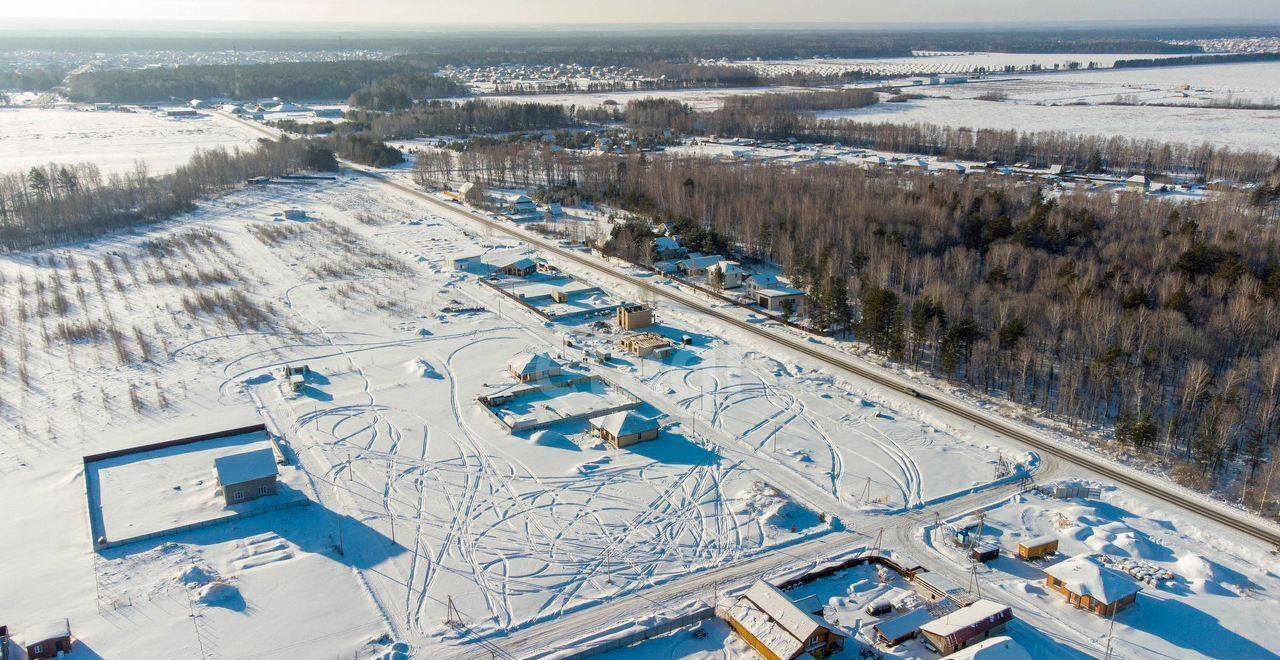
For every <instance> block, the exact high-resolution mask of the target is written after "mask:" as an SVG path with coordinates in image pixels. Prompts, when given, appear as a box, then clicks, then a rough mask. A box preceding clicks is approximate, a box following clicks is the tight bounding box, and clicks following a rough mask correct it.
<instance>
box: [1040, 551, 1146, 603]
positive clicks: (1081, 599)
mask: <svg viewBox="0 0 1280 660" xmlns="http://www.w3.org/2000/svg"><path fill="white" fill-rule="evenodd" d="M1044 572H1045V575H1046V576H1047V577H1046V578H1045V581H1044V582H1045V586H1047V587H1049V588H1050V589H1052V590H1054V591H1056V592H1058V593H1060V594H1062V595H1064V596H1066V597H1067V603H1068V604H1070V605H1074V606H1075V607H1078V608H1081V609H1086V610H1089V611H1090V612H1093V613H1094V614H1097V615H1099V616H1111V615H1112V614H1115V613H1116V612H1118V611H1120V610H1122V609H1124V608H1126V607H1128V606H1130V605H1133V604H1134V603H1136V602H1137V601H1138V592H1139V591H1141V590H1142V587H1139V586H1138V584H1137V583H1136V582H1134V581H1133V580H1131V579H1129V576H1127V575H1125V574H1124V573H1121V572H1120V571H1117V570H1115V569H1114V568H1109V567H1106V566H1103V565H1102V564H1101V563H1099V562H1098V560H1096V559H1094V558H1093V557H1089V556H1079V557H1072V558H1071V559H1067V560H1066V561H1062V562H1058V563H1057V564H1054V565H1053V566H1050V567H1048V568H1046V569H1044Z"/></svg>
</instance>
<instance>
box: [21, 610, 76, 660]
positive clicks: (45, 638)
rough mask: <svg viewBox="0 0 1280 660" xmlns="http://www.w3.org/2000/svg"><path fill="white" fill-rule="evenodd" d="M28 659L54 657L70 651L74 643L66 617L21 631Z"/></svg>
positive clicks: (69, 623)
mask: <svg viewBox="0 0 1280 660" xmlns="http://www.w3.org/2000/svg"><path fill="white" fill-rule="evenodd" d="M22 639H23V640H24V641H25V643H26V650H27V658H28V660H36V659H37V658H56V657H58V655H59V654H68V653H71V646H72V644H73V643H74V642H73V641H72V637H71V622H69V621H67V620H66V619H58V620H56V621H50V622H48V623H46V624H44V625H42V626H37V627H34V628H31V629H29V630H27V631H26V632H24V633H23V635H22Z"/></svg>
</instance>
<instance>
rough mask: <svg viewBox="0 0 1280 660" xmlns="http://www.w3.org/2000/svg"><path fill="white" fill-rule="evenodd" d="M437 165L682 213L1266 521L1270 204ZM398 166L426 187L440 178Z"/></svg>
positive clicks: (1026, 401)
mask: <svg viewBox="0 0 1280 660" xmlns="http://www.w3.org/2000/svg"><path fill="white" fill-rule="evenodd" d="M457 158H458V161H457V163H456V164H455V165H454V166H453V167H456V168H458V169H459V170H462V171H465V172H466V173H467V176H469V177H471V178H472V179H473V180H477V181H480V182H482V183H485V184H487V185H490V186H507V187H521V188H535V187H538V186H543V187H544V189H554V190H555V191H556V194H557V195H560V196H565V195H566V191H571V192H570V193H568V194H569V195H571V196H572V197H573V198H574V199H577V200H579V201H591V202H597V203H604V204H608V205H610V206H613V207H615V208H619V209H621V210H625V211H627V212H630V213H633V214H636V216H638V217H639V218H643V219H647V220H650V221H656V220H673V221H676V222H679V223H683V224H684V225H685V226H692V227H696V228H697V231H698V235H700V236H703V237H704V238H703V239H698V240H701V241H704V242H710V243H712V244H714V243H716V242H718V241H719V240H722V238H720V237H729V239H731V241H732V243H733V245H735V246H736V248H735V252H736V254H735V255H734V256H736V257H738V258H739V259H742V260H743V261H744V263H747V264H748V265H749V264H750V263H752V262H754V261H768V262H772V263H776V264H779V265H780V266H781V267H782V268H783V269H784V270H785V272H786V273H787V274H788V275H789V276H790V277H791V278H792V280H793V282H794V283H796V284H797V285H799V286H801V287H803V288H805V289H807V290H808V292H809V293H810V296H811V300H813V301H814V302H815V305H814V307H815V309H816V311H815V313H814V316H815V320H816V321H817V322H818V323H819V324H820V325H823V326H826V327H827V328H828V329H829V330H830V331H832V332H834V333H837V334H843V333H849V334H850V335H851V336H852V337H853V338H856V339H857V340H859V341H862V342H865V343H866V345H867V346H869V347H870V348H871V349H872V350H874V351H876V352H878V353H880V354H882V355H884V356H886V357H887V358H890V359H892V360H896V361H898V362H901V363H903V364H906V365H909V366H910V367H912V368H914V369H918V370H922V371H924V372H927V373H929V374H931V375H934V376H937V377H941V378H946V379H949V380H952V381H953V382H956V383H960V384H964V385H966V386H968V387H970V388H972V389H973V390H975V391H977V392H982V393H985V394H989V395H993V396H999V397H1007V398H1009V399H1011V400H1013V401H1015V402H1017V403H1019V404H1023V405H1025V406H1027V407H1028V408H1029V409H1031V410H1033V411H1035V412H1036V413H1038V414H1042V415H1045V416H1048V417H1052V418H1054V419H1057V420H1061V421H1063V422H1066V423H1068V424H1070V425H1072V426H1073V427H1074V428H1076V429H1078V430H1080V431H1082V432H1085V433H1095V434H1097V433H1100V432H1101V431H1102V430H1105V429H1114V432H1113V433H1111V434H1109V435H1107V436H1105V439H1104V442H1105V445H1106V447H1107V449H1108V450H1110V451H1113V452H1115V453H1118V454H1124V455H1128V456H1131V457H1133V458H1134V459H1135V460H1137V461H1139V462H1143V463H1146V464H1148V465H1149V466H1151V467H1153V468H1154V469H1156V470H1159V471H1162V472H1166V473H1168V474H1171V475H1172V476H1173V477H1174V478H1175V479H1176V480H1178V481H1179V482H1181V483H1184V484H1187V485H1190V486H1193V487H1197V488H1202V489H1209V490H1214V491H1217V492H1219V493H1223V494H1225V495H1227V496H1229V497H1231V498H1234V499H1238V500H1240V501H1244V502H1245V503H1246V504H1248V505H1249V506H1250V507H1251V508H1255V509H1259V508H1265V509H1266V512H1267V513H1268V514H1269V515H1275V514H1276V508H1275V502H1274V501H1273V498H1272V497H1271V495H1272V494H1273V493H1274V492H1275V489H1276V487H1277V485H1276V484H1275V483H1274V479H1273V478H1274V476H1275V472H1276V470H1275V466H1276V465H1277V462H1276V461H1270V460H1268V459H1269V458H1270V457H1274V456H1275V455H1276V454H1275V452H1276V451H1277V450H1280V225H1278V224H1277V223H1276V222H1275V217H1276V214H1277V209H1276V208H1275V207H1274V206H1270V207H1260V206H1258V205H1256V204H1253V203H1251V202H1250V199H1249V197H1248V196H1247V195H1242V194H1239V195H1238V194H1228V195H1225V196H1223V197H1222V198H1220V199H1218V200H1215V201H1212V202H1208V203H1204V204H1200V205H1190V206H1188V205H1176V204H1172V203H1168V202H1162V201H1153V200H1149V199H1147V198H1145V197H1143V196H1141V195H1135V194H1122V195H1120V197H1119V199H1118V200H1113V199H1112V198H1111V196H1110V195H1094V194H1087V193H1080V194H1076V195H1071V196H1066V197H1060V198H1055V197H1050V196H1048V195H1047V194H1046V190H1044V189H1042V188H1041V185H1040V184H1036V183H1028V182H1020V181H1016V180H1013V179H1010V178H1006V177H997V176H989V177H972V176H970V177H960V176H956V175H930V174H926V173H899V172H889V171H878V170H877V171H863V170H860V169H857V168H854V167H849V166H836V165H825V166H811V167H804V168H792V167H785V166H767V165H762V166H753V167H742V166H739V165H733V164H723V163H717V162H714V161H710V160H705V159H697V158H676V157H653V156H651V155H648V154H640V155H630V156H584V155H576V154H573V153H570V152H560V153H553V152H551V151H550V150H549V149H547V148H539V147H531V146H527V145H524V146H522V145H519V144H505V145H494V146H493V147H491V148H488V149H482V148H477V149H472V150H468V151H466V152H462V153H459V154H458V155H457ZM423 167H424V168H426V167H430V165H425V164H424V166H423ZM453 173H454V174H456V171H455V172H453ZM418 174H419V180H420V181H421V182H423V183H428V184H430V183H434V182H435V180H437V179H438V178H439V174H440V173H439V172H431V171H423V170H420V171H419V173H418ZM651 239H652V236H651V234H650V233H649V230H648V223H647V222H645V223H635V222H632V223H628V224H626V225H624V226H623V228H622V229H621V230H619V231H618V232H617V233H615V235H614V236H613V237H612V239H611V241H610V249H613V250H615V251H616V252H618V253H620V254H624V255H626V256H629V257H631V258H633V259H637V260H640V261H643V260H644V259H645V255H646V254H649V251H648V249H647V248H646V244H645V243H646V241H649V240H651Z"/></svg>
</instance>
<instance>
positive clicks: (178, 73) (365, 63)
mask: <svg viewBox="0 0 1280 660" xmlns="http://www.w3.org/2000/svg"><path fill="white" fill-rule="evenodd" d="M427 73H428V74H429V73H430V72H429V71H428V72H427ZM422 75H423V69H421V68H419V67H417V66H415V65H413V64H410V63H408V62H403V61H384V60H336V61H320V62H272V63H263V64H247V65H243V66H240V67H236V66H234V65H230V64H209V65H192V66H178V67H173V68H168V69H108V70H101V71H87V72H83V73H77V74H74V75H72V76H71V78H70V81H69V87H70V89H69V96H70V98H71V99H72V100H74V101H99V102H113V103H155V102H164V101H170V100H174V99H177V100H183V101H186V100H190V99H209V98H271V97H277V96H279V97H282V98H294V99H345V98H348V97H350V96H351V95H352V94H354V93H356V92H358V91H361V90H363V89H365V88H367V87H369V86H371V85H374V84H375V83H377V82H379V81H385V80H388V79H391V78H395V77H397V76H401V77H406V79H408V80H419V78H418V76H422ZM415 84H417V85H425V84H426V83H425V82H422V81H419V82H417V83H415ZM436 85H437V86H436V87H426V86H422V87H419V88H417V89H418V91H424V92H426V91H429V90H431V91H438V92H439V93H440V94H441V95H449V94H453V93H454V91H452V89H453V88H452V87H451V86H450V85H449V83H448V82H447V81H446V82H441V83H437V84H436ZM366 93H370V94H372V92H366Z"/></svg>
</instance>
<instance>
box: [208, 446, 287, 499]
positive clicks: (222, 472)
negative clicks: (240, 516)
mask: <svg viewBox="0 0 1280 660" xmlns="http://www.w3.org/2000/svg"><path fill="white" fill-rule="evenodd" d="M213 471H214V473H215V474H216V475H217V477H218V489H219V490H220V491H221V492H222V500H223V502H225V503H226V504H228V505H231V504H242V503H244V502H248V501H250V500H256V499H258V498H259V497H267V496H270V495H275V494H276V492H277V490H278V487H277V484H276V480H277V478H278V477H279V476H280V471H279V470H278V469H277V468H276V455H275V453H274V452H272V451H271V450H270V449H255V450H254V451H246V452H241V453H239V454H231V455H230V456H223V457H222V458H218V459H214V461H213Z"/></svg>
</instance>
